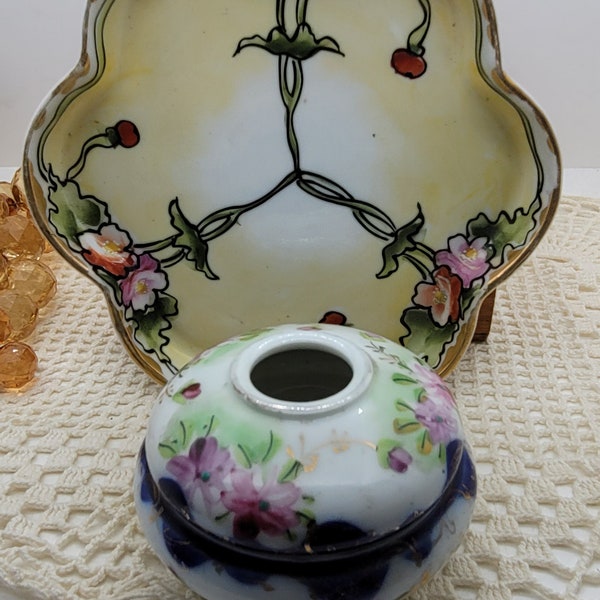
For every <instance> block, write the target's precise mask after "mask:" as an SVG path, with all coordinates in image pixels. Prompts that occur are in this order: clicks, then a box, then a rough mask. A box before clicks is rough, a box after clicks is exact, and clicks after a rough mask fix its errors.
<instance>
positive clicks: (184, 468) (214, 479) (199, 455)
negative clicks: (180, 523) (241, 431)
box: [167, 437, 235, 510]
mask: <svg viewBox="0 0 600 600" xmlns="http://www.w3.org/2000/svg"><path fill="white" fill-rule="evenodd" d="M234 468H235V463H234V461H233V459H232V458H231V455H230V454H229V451H228V450H224V449H222V448H219V444H218V442H217V440H216V438H214V437H202V438H198V439H197V440H196V441H195V442H194V443H193V444H192V445H191V446H190V449H189V452H188V455H187V456H175V457H173V458H171V459H170V460H169V462H168V463H167V471H169V473H171V474H172V475H173V477H175V479H176V481H177V483H179V485H180V486H181V489H182V490H183V492H184V494H185V497H186V498H187V500H188V502H189V503H190V504H194V502H195V498H196V496H197V495H198V494H200V495H201V496H202V499H203V501H204V504H205V506H206V508H207V509H208V510H210V508H211V507H212V506H213V505H214V504H216V503H218V502H219V500H220V498H221V492H222V491H223V490H224V489H225V482H224V479H225V478H226V477H227V476H228V475H229V474H230V473H232V472H233V470H234Z"/></svg>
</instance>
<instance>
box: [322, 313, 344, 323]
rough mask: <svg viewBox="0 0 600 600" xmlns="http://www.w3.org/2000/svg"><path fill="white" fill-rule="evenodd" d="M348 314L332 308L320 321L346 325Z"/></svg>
mask: <svg viewBox="0 0 600 600" xmlns="http://www.w3.org/2000/svg"><path fill="white" fill-rule="evenodd" d="M347 320H348V319H346V315H344V314H342V313H341V312H337V311H335V310H330V311H328V312H326V313H325V314H324V315H323V318H322V319H321V320H320V321H319V323H327V324H328V325H345V324H346V321H347Z"/></svg>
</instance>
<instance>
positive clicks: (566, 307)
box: [0, 197, 600, 600]
mask: <svg viewBox="0 0 600 600" xmlns="http://www.w3.org/2000/svg"><path fill="white" fill-rule="evenodd" d="M50 260H51V266H52V268H53V270H54V271H55V273H56V275H57V277H58V279H59V292H58V294H57V296H56V297H55V299H54V300H53V301H52V302H51V304H50V305H49V306H48V307H47V308H46V309H44V312H43V314H42V318H41V322H40V323H39V325H38V327H37V329H36V332H35V334H34V335H33V336H31V338H30V339H29V340H28V342H29V343H30V344H31V345H32V346H33V347H34V348H35V350H36V352H37V353H38V356H39V359H40V367H39V370H38V374H37V378H36V380H35V382H34V383H33V384H32V385H31V386H30V387H29V388H28V389H26V390H25V391H23V392H21V393H4V394H0V531H1V535H0V598H4V597H8V596H3V594H9V593H10V597H11V598H13V597H14V598H22V599H29V598H47V599H52V600H81V599H88V598H89V599H94V600H98V599H114V600H127V599H148V600H154V599H156V600H159V599H160V600H176V599H182V598H196V596H194V595H193V594H192V593H191V592H189V591H188V590H187V589H186V588H185V587H184V586H183V585H182V584H181V583H179V581H178V580H177V579H175V577H174V576H173V575H172V574H170V573H169V572H168V571H167V570H166V569H165V568H164V567H163V566H162V564H161V563H160V562H159V561H158V559H157V558H156V557H155V556H154V553H153V552H152V550H151V549H150V547H149V546H148V545H147V543H146V541H145V539H144V537H143V536H142V534H141V532H140V530H139V528H138V525H137V519H136V515H135V511H134V508H133V499H132V493H131V482H132V473H133V469H134V465H135V457H136V454H137V451H138V448H139V446H140V444H141V442H142V439H143V437H144V432H145V427H146V420H147V418H148V415H149V411H150V408H151V406H152V404H153V402H154V399H155V397H156V395H157V393H158V391H159V386H158V385H156V384H155V383H153V382H152V381H151V380H150V379H149V377H148V376H147V375H145V374H144V373H143V372H141V371H140V370H139V368H138V367H137V366H136V365H135V364H134V363H133V362H132V361H131V359H130V358H129V356H128V355H127V354H126V352H125V350H124V349H123V348H122V346H121V344H120V342H119V341H118V339H117V337H116V335H115V334H114V333H113V330H112V325H111V322H110V319H109V317H108V311H107V309H106V307H105V304H104V299H103V297H102V295H101V293H100V292H99V291H98V290H97V289H96V287H95V286H93V284H91V283H90V282H89V281H88V280H87V279H85V278H83V277H82V276H80V275H78V274H77V273H76V272H75V271H74V270H73V269H72V268H71V267H69V266H68V265H67V264H66V263H64V262H63V261H62V260H61V259H60V258H59V257H58V256H54V257H52V258H51V259H50ZM599 377H600V200H591V199H584V198H573V197H566V198H563V200H562V203H561V205H560V207H559V209H558V214H557V216H556V218H555V221H554V223H553V225H552V227H551V229H550V231H549V232H548V234H547V235H546V236H545V237H544V239H543V240H542V242H541V243H540V246H539V247H538V248H537V250H536V251H535V253H534V255H533V256H532V257H531V258H530V259H529V260H528V261H527V262H526V263H525V264H524V265H523V266H522V267H521V268H520V269H519V270H518V271H517V272H516V273H515V274H514V275H513V276H512V277H511V278H510V279H509V281H508V282H507V283H506V284H504V285H503V286H502V287H501V288H500V289H499V290H498V294H497V300H496V309H495V315H494V321H493V325H492V332H491V334H490V336H489V339H488V342H487V343H484V344H479V345H474V346H471V348H470V349H469V350H468V352H467V354H466V355H465V357H464V359H463V360H462V361H461V362H460V364H459V365H458V367H457V368H456V370H455V371H454V373H453V374H452V375H451V376H450V378H449V381H450V384H451V386H452V388H453V389H454V391H455V394H456V396H457V399H458V402H459V404H460V407H461V411H462V414H463V418H464V422H465V427H466V429H467V431H468V434H469V437H470V440H471V442H472V445H473V448H474V452H475V457H476V462H477V466H478V474H479V497H478V501H477V508H476V513H475V517H474V520H473V523H472V526H471V528H470V530H469V532H468V534H467V535H466V538H465V540H464V543H463V544H462V546H461V548H460V549H459V551H458V552H457V553H456V554H455V555H454V556H453V557H452V559H451V560H450V561H449V563H448V564H447V566H446V567H445V569H444V570H443V572H442V573H441V574H440V575H438V576H437V577H435V578H433V579H432V580H431V581H430V582H428V583H427V584H426V586H425V587H424V588H422V590H421V591H420V592H417V593H416V594H415V595H414V600H426V599H431V598H435V599H436V600H446V599H447V600H455V599H460V600H508V599H512V598H516V599H522V600H534V599H535V600H540V599H548V600H554V599H557V600H558V599H566V600H570V599H578V600H597V599H598V598H600V383H599ZM2 590H4V592H3V591H2Z"/></svg>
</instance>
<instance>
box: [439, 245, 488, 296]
mask: <svg viewBox="0 0 600 600" xmlns="http://www.w3.org/2000/svg"><path fill="white" fill-rule="evenodd" d="M486 244H487V238H484V237H480V238H477V239H475V240H473V241H471V242H469V241H468V240H467V238H466V237H464V236H462V235H455V236H454V237H451V238H450V239H449V240H448V250H440V251H439V252H438V253H437V254H436V255H435V262H436V263H437V265H438V266H443V265H446V266H448V267H450V269H451V271H452V272H453V273H454V274H455V275H458V276H459V277H460V279H461V281H462V282H463V285H464V286H465V287H470V286H471V284H472V283H473V281H474V280H475V279H478V278H479V277H483V276H484V275H485V274H486V273H487V272H488V270H489V268H490V264H489V262H488V255H487V250H486V248H485V245H486Z"/></svg>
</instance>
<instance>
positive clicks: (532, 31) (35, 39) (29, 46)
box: [0, 0, 600, 168]
mask: <svg viewBox="0 0 600 600" xmlns="http://www.w3.org/2000/svg"><path fill="white" fill-rule="evenodd" d="M164 1H168V0H164ZM198 1H202V0H198ZM329 1H331V0H329ZM365 1H366V0H365ZM370 1H375V0H370ZM444 1H450V0H444ZM85 5H86V0H0V19H1V20H0V22H1V23H2V28H1V31H2V33H1V35H0V127H1V132H0V166H17V165H19V164H20V162H21V153H22V148H23V143H24V139H25V135H26V133H27V129H28V127H29V122H30V120H31V118H32V116H33V114H34V113H35V111H36V109H37V107H38V105H39V104H40V103H41V101H42V100H43V98H44V97H45V96H46V94H47V93H48V92H49V91H50V90H51V89H52V88H53V87H54V85H55V84H56V83H57V82H58V81H59V80H60V79H62V78H63V76H64V75H65V74H66V73H67V72H68V71H70V69H71V68H72V67H73V66H74V65H75V64H76V62H77V60H78V57H79V51H80V46H81V25H82V22H83V14H84V11H85ZM494 7H495V9H496V15H497V21H498V29H499V34H500V44H501V51H502V62H503V66H504V70H505V72H506V73H507V74H508V75H509V76H510V77H511V78H512V79H513V80H515V81H516V82H517V83H518V84H519V85H520V86H521V87H522V88H523V89H524V90H525V91H526V92H527V93H528V94H529V95H530V96H531V97H532V98H533V99H534V100H535V102H536V103H537V104H538V106H540V108H542V110H543V111H544V112H545V113H546V115H547V117H548V119H549V120H550V122H551V123H552V126H553V128H554V130H555V133H556V135H557V138H558V141H559V144H560V147H561V151H562V157H563V164H564V166H565V167H571V168H573V167H595V168H597V167H600V118H599V116H598V115H599V111H600V44H599V43H598V30H599V28H600V2H598V1H597V0H495V2H494Z"/></svg>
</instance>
